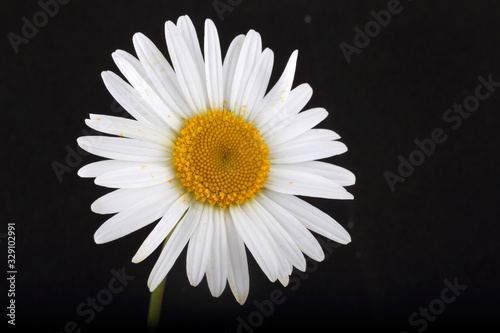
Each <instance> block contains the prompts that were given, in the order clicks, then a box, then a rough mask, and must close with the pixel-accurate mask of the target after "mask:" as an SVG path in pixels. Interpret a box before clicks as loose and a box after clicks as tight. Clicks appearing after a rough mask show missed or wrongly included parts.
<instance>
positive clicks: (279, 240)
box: [251, 200, 306, 276]
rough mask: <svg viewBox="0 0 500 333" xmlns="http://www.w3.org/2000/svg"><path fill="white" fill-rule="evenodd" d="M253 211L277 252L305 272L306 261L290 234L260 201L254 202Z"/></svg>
mask: <svg viewBox="0 0 500 333" xmlns="http://www.w3.org/2000/svg"><path fill="white" fill-rule="evenodd" d="M251 209H252V210H253V211H254V212H255V213H256V215H257V216H258V217H259V218H260V220H261V221H262V222H264V225H265V226H266V228H267V230H268V232H269V234H270V235H271V236H272V238H273V240H274V243H275V245H276V247H277V251H280V252H281V255H282V256H283V257H284V258H286V259H287V260H288V261H289V262H290V263H291V264H292V265H293V266H295V267H297V268H298V269H299V270H301V271H305V269H306V260H305V258H304V256H303V255H302V252H301V251H300V249H299V247H298V246H297V245H296V244H295V242H294V241H293V240H292V238H291V237H290V235H289V234H288V232H287V231H286V230H285V229H284V228H283V227H282V226H281V225H280V224H279V222H278V221H276V219H275V218H274V216H273V215H272V214H271V213H270V212H269V211H267V210H266V209H265V208H264V207H262V206H261V205H260V204H259V202H258V201H256V200H254V201H253V202H252V204H251ZM288 267H289V266H288ZM289 270H290V271H291V268H289ZM281 276H284V274H281Z"/></svg>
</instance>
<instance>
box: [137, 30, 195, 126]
mask: <svg viewBox="0 0 500 333" xmlns="http://www.w3.org/2000/svg"><path fill="white" fill-rule="evenodd" d="M133 42H134V47H135V50H136V52H137V56H138V57H139V59H140V61H141V64H142V66H143V67H144V70H145V72H146V74H147V75H148V77H149V79H150V80H151V83H152V87H154V89H155V90H156V91H158V95H159V96H160V97H161V98H162V100H163V101H164V102H165V104H166V105H167V106H168V108H169V109H170V110H172V111H173V112H175V114H176V115H177V116H180V117H185V118H186V117H187V115H186V113H185V112H186V111H187V110H189V108H188V106H187V104H186V102H185V101H184V99H183V98H182V94H181V91H180V87H179V86H178V81H177V76H176V75H175V72H174V70H173V69H172V67H171V66H170V64H169V63H168V61H167V59H165V57H164V56H163V54H162V53H161V51H160V50H158V48H157V47H156V45H154V43H153V42H152V41H151V40H149V39H148V38H147V37H146V36H144V35H143V34H141V33H136V34H135V35H134V38H133ZM188 114H189V115H190V116H191V114H190V113H188Z"/></svg>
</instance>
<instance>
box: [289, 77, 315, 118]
mask: <svg viewBox="0 0 500 333" xmlns="http://www.w3.org/2000/svg"><path fill="white" fill-rule="evenodd" d="M312 94H313V90H312V88H311V86H310V85H308V84H307V83H302V84H301V85H298V86H297V87H295V88H293V89H292V90H291V91H290V94H288V97H287V98H286V101H285V105H284V107H283V110H284V111H285V112H286V113H287V114H288V115H291V116H293V115H295V114H297V113H299V112H300V111H301V110H302V109H303V108H304V107H305V106H306V104H307V102H309V100H310V99H311V96H312Z"/></svg>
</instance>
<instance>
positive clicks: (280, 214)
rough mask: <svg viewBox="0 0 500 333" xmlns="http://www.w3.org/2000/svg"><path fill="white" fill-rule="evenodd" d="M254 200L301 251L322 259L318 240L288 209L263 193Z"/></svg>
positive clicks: (322, 253)
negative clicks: (272, 217)
mask: <svg viewBox="0 0 500 333" xmlns="http://www.w3.org/2000/svg"><path fill="white" fill-rule="evenodd" d="M256 200H257V201H258V202H259V203H260V204H261V205H262V207H264V208H265V209H266V210H267V211H268V212H269V213H270V214H271V215H273V216H274V218H275V219H276V221H278V223H279V224H280V225H281V226H282V227H283V228H284V229H285V231H286V232H287V233H288V234H289V235H290V237H292V239H293V241H294V242H295V243H296V244H297V246H298V247H299V248H300V250H301V251H302V252H304V253H305V254H306V255H308V256H309V257H311V258H312V259H314V260H316V261H322V260H323V259H324V258H325V254H324V252H323V249H322V248H321V245H320V244H319V242H318V240H317V239H316V238H315V237H314V236H313V235H312V234H311V233H310V232H309V230H307V228H306V227H304V225H303V224H302V223H301V222H300V221H299V220H298V219H297V218H296V217H295V216H294V215H293V214H291V213H290V212H289V211H288V210H286V209H285V208H284V207H282V206H281V205H279V204H277V203H276V202H274V201H272V200H271V199H270V198H268V197H266V196H265V195H264V194H263V193H261V194H259V195H258V196H257V197H256Z"/></svg>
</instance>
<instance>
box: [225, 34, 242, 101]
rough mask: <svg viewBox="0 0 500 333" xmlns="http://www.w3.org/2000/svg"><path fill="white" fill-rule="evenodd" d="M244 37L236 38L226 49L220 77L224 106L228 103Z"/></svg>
mask: <svg viewBox="0 0 500 333" xmlns="http://www.w3.org/2000/svg"><path fill="white" fill-rule="evenodd" d="M244 41H245V35H238V36H236V37H235V38H234V39H233V41H232V42H231V44H230V45H229V48H228V49H227V53H226V56H225V58H224V62H223V63H222V75H223V80H224V100H225V101H224V104H226V103H227V102H228V101H229V94H230V92H231V87H232V85H233V79H234V71H235V70H236V65H238V58H239V56H240V53H241V48H242V46H243V42H244Z"/></svg>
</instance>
